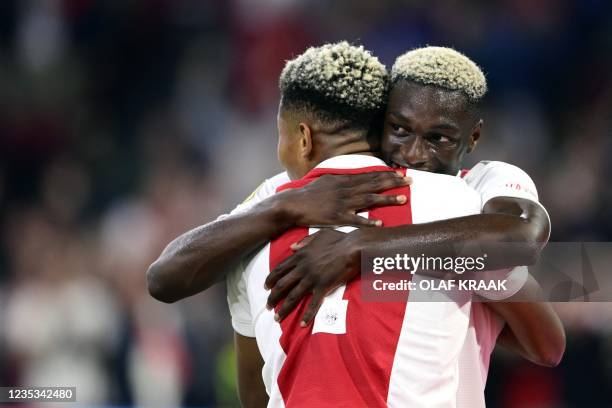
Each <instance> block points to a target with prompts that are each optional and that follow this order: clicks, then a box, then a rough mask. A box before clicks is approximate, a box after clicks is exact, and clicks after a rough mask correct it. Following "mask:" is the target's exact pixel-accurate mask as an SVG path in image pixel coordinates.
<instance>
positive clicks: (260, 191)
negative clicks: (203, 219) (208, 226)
mask: <svg viewBox="0 0 612 408" xmlns="http://www.w3.org/2000/svg"><path fill="white" fill-rule="evenodd" d="M289 181H290V179H289V176H288V175H287V173H286V172H283V173H279V174H277V175H276V176H274V177H271V178H269V179H266V180H265V181H264V182H263V183H261V184H260V185H259V186H258V187H257V188H256V189H255V190H254V191H253V192H252V193H251V194H249V196H248V197H247V198H246V199H245V200H244V201H243V202H242V203H241V204H238V206H236V208H234V209H233V210H232V211H231V212H230V213H229V214H223V215H221V216H219V217H218V218H217V221H219V220H223V219H225V218H227V217H229V216H231V215H236V214H243V213H245V212H247V211H249V210H250V209H251V208H253V207H255V206H256V205H257V204H259V203H261V202H262V201H263V200H265V199H266V198H268V197H270V196H272V195H274V194H275V193H276V189H277V188H278V187H280V186H282V185H283V184H285V183H288V182H289Z"/></svg>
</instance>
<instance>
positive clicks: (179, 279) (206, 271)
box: [147, 172, 410, 303]
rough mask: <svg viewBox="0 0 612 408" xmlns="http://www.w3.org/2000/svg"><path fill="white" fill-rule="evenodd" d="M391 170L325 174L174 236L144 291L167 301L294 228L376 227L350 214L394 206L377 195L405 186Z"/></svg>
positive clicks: (206, 283) (396, 200) (395, 199)
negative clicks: (353, 173) (299, 186)
mask: <svg viewBox="0 0 612 408" xmlns="http://www.w3.org/2000/svg"><path fill="white" fill-rule="evenodd" d="M409 182H410V180H409V178H405V177H403V176H401V175H398V174H396V173H394V172H375V173H367V174H359V175H355V176H352V177H349V176H345V175H326V176H323V177H320V178H318V179H317V180H315V181H313V182H312V183H310V184H308V185H306V186H305V187H302V188H296V189H291V190H286V191H283V192H281V193H278V194H275V195H274V196H272V197H270V198H268V199H266V200H263V201H262V202H261V203H259V204H258V205H256V206H255V207H254V208H252V209H250V210H249V211H248V212H246V213H243V214H238V215H234V216H230V217H228V218H225V219H223V220H218V221H214V222H211V223H208V224H206V225H202V226H200V227H197V228H195V229H193V230H191V231H188V232H186V233H185V234H183V235H181V236H179V237H178V238H176V239H175V240H173V241H172V242H170V244H168V246H167V247H166V248H165V249H164V250H163V252H162V253H161V255H160V256H159V258H158V259H157V260H156V261H155V262H153V264H151V266H150V267H149V269H148V270H147V283H148V288H149V293H150V294H151V295H152V296H153V297H154V298H156V299H158V300H160V301H162V302H167V303H172V302H175V301H177V300H180V299H183V298H186V297H188V296H192V295H195V294H196V293H199V292H201V291H203V290H205V289H207V288H209V287H210V286H212V285H213V284H214V283H216V282H219V281H220V280H222V279H223V278H224V277H225V276H226V275H227V273H228V272H230V271H232V270H234V269H235V268H236V267H237V265H238V264H239V263H240V261H241V260H242V259H243V258H244V257H246V256H248V254H249V253H251V252H252V251H254V250H255V249H257V248H258V247H260V246H262V245H263V244H265V243H266V242H268V241H270V240H271V239H273V238H274V237H276V236H277V235H280V234H281V233H283V232H285V231H286V230H287V229H289V228H291V227H294V226H309V225H352V226H360V227H367V226H380V223H379V222H377V221H376V220H368V219H365V218H362V217H359V216H357V215H356V214H355V212H356V211H358V210H360V209H363V208H370V207H373V206H374V207H376V206H387V205H398V204H402V203H404V202H405V200H406V198H405V197H404V196H391V195H382V194H377V193H380V192H383V191H386V190H389V189H392V188H396V187H399V186H404V185H407V184H409Z"/></svg>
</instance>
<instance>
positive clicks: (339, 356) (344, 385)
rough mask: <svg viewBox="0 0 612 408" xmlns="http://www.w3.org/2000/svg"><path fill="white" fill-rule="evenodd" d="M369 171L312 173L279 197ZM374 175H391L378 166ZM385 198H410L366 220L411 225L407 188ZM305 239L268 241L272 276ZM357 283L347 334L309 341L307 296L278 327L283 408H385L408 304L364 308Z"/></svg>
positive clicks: (350, 296)
mask: <svg viewBox="0 0 612 408" xmlns="http://www.w3.org/2000/svg"><path fill="white" fill-rule="evenodd" d="M371 169H372V168H362V169H351V170H340V169H315V170H317V171H316V172H314V173H315V174H313V172H311V173H309V174H308V175H307V177H308V180H305V179H301V180H298V181H297V182H292V183H289V185H288V186H287V185H286V186H282V187H280V188H279V189H278V191H280V190H284V189H286V188H293V187H298V186H301V185H305V184H307V183H308V182H310V181H312V180H313V179H315V178H316V177H318V176H320V175H322V174H328V173H327V171H328V170H329V171H332V172H333V174H356V173H365V172H368V171H372V170H371ZM318 170H325V171H318ZM374 171H393V169H390V168H387V167H382V166H377V167H376V170H374ZM309 176H310V177H309ZM384 194H404V195H406V197H407V198H408V200H407V204H405V205H402V206H390V207H381V208H376V209H373V210H371V211H370V217H371V218H376V219H381V220H382V221H383V223H384V225H385V226H388V227H392V226H397V225H402V224H410V223H411V222H412V214H411V211H410V188H409V187H401V188H396V189H393V190H389V191H387V192H385V193H384ZM306 234H307V229H306V228H296V229H293V230H291V231H289V232H287V233H286V234H283V235H282V236H281V237H279V238H278V239H276V240H274V241H272V243H271V246H270V270H272V269H274V267H275V266H276V265H277V264H278V263H279V262H281V261H282V260H283V259H285V257H287V256H288V255H289V253H290V249H289V245H291V244H292V243H293V242H296V241H299V240H300V239H301V238H303V237H304V236H306ZM360 280H361V278H360V277H357V278H355V279H354V280H352V281H351V282H350V283H349V284H347V286H346V289H345V291H344V296H343V298H344V299H347V300H348V309H347V314H346V333H345V334H329V333H315V334H314V335H313V334H311V333H312V326H310V327H309V328H302V327H300V321H301V317H302V316H303V314H304V311H305V309H306V306H307V305H308V304H309V302H310V300H311V296H308V297H307V298H306V299H304V300H302V302H301V303H300V304H299V306H298V307H297V308H296V309H295V310H294V311H293V312H292V313H291V314H290V315H289V316H287V317H286V318H285V319H284V320H283V321H282V322H281V325H280V326H281V331H282V334H281V337H280V345H281V347H282V348H283V350H284V351H285V355H286V360H285V362H284V364H283V367H282V369H281V371H280V374H279V376H278V379H277V381H278V386H279V389H280V391H281V394H282V396H283V400H284V402H285V405H286V406H287V407H302V406H303V407H325V406H329V407H340V406H346V407H354V406H368V407H386V406H387V405H386V400H387V394H388V390H389V380H390V376H391V369H392V367H393V360H394V356H395V351H396V348H397V343H398V340H399V335H400V332H401V330H402V324H403V320H404V313H405V311H406V301H402V302H380V303H376V302H364V301H363V299H362V297H361V284H360ZM406 300H407V299H406ZM279 306H280V305H279ZM277 308H278V307H277ZM277 310H278V309H277Z"/></svg>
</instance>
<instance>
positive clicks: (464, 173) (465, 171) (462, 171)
mask: <svg viewBox="0 0 612 408" xmlns="http://www.w3.org/2000/svg"><path fill="white" fill-rule="evenodd" d="M469 171H470V169H463V170H461V173H459V177H461V178H464V177H465V176H466V174H468V172H469Z"/></svg>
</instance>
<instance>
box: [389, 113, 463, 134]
mask: <svg viewBox="0 0 612 408" xmlns="http://www.w3.org/2000/svg"><path fill="white" fill-rule="evenodd" d="M389 115H390V116H393V117H394V118H397V119H399V120H403V121H406V122H411V120H410V118H408V117H406V116H404V115H402V113H401V112H389ZM432 128H433V129H439V130H453V131H459V130H461V129H460V128H459V126H457V125H455V124H453V123H449V122H444V123H440V124H438V125H434V126H432Z"/></svg>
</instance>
